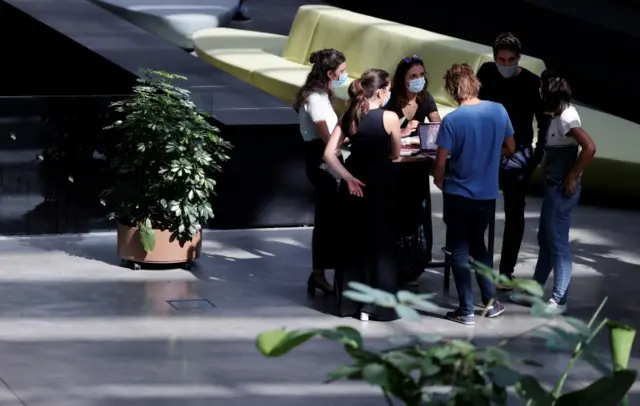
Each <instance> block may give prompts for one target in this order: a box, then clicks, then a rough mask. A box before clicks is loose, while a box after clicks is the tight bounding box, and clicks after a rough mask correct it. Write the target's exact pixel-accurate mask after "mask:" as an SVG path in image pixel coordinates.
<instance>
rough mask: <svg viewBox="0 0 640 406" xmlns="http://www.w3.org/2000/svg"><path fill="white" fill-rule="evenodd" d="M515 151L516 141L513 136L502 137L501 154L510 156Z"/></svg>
mask: <svg viewBox="0 0 640 406" xmlns="http://www.w3.org/2000/svg"><path fill="white" fill-rule="evenodd" d="M515 152H516V141H515V139H514V138H513V136H511V137H509V138H505V139H504V145H503V146H502V156H511V155H513V154H514V153H515Z"/></svg>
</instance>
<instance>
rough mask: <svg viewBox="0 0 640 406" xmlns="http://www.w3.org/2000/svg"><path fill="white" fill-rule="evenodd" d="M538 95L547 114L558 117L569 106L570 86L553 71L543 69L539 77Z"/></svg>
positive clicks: (560, 75)
mask: <svg viewBox="0 0 640 406" xmlns="http://www.w3.org/2000/svg"><path fill="white" fill-rule="evenodd" d="M540 79H541V86H540V95H541V96H542V100H543V101H544V104H545V110H546V111H547V113H549V114H552V115H553V116H559V115H560V114H562V112H563V111H564V110H565V109H566V108H567V107H569V105H570V104H571V85H569V82H568V81H567V79H566V78H565V77H564V76H563V75H562V74H560V73H559V72H558V71H556V70H554V69H551V68H549V69H545V71H544V72H542V75H540Z"/></svg>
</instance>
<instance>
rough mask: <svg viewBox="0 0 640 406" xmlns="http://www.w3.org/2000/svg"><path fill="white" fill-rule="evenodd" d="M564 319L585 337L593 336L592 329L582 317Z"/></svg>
mask: <svg viewBox="0 0 640 406" xmlns="http://www.w3.org/2000/svg"><path fill="white" fill-rule="evenodd" d="M563 320H564V321H566V322H567V323H568V324H569V325H571V327H573V328H574V329H575V330H576V331H577V332H578V333H580V334H581V335H582V336H583V337H585V338H588V337H591V334H592V333H591V329H590V328H589V326H588V325H587V323H585V322H584V321H582V320H580V319H576V318H575V317H563Z"/></svg>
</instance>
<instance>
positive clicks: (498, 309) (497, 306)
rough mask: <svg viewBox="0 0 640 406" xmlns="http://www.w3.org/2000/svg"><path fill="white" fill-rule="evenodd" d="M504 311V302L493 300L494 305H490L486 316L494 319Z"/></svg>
mask: <svg viewBox="0 0 640 406" xmlns="http://www.w3.org/2000/svg"><path fill="white" fill-rule="evenodd" d="M502 313H504V306H503V305H502V303H500V302H498V301H497V300H496V301H495V302H493V305H491V306H490V307H489V310H488V311H487V314H486V317H488V318H490V319H492V318H494V317H498V316H500V315H501V314H502Z"/></svg>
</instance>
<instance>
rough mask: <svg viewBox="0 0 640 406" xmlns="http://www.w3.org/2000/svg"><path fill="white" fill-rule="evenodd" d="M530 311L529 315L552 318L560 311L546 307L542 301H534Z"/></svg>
mask: <svg viewBox="0 0 640 406" xmlns="http://www.w3.org/2000/svg"><path fill="white" fill-rule="evenodd" d="M530 313H531V316H533V317H535V318H538V319H553V318H556V317H558V316H559V315H560V313H558V312H554V311H553V310H550V309H548V308H547V305H546V304H544V303H534V304H533V306H531V311H530Z"/></svg>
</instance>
